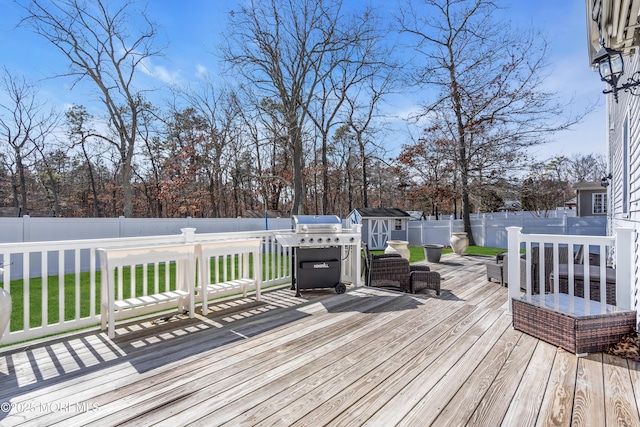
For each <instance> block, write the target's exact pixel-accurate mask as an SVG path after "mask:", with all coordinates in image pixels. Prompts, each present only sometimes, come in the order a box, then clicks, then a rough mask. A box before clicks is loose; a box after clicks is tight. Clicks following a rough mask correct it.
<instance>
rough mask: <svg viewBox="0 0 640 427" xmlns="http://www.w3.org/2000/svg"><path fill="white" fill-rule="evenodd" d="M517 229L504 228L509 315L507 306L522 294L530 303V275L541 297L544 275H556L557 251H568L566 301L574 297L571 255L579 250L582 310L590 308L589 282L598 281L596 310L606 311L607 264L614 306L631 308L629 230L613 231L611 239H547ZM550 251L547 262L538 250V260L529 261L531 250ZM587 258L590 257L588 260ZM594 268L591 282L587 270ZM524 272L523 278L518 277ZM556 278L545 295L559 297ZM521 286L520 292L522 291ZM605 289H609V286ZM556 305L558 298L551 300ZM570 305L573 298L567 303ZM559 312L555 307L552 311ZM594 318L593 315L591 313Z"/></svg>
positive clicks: (553, 278) (557, 267) (630, 246)
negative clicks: (610, 270) (611, 272)
mask: <svg viewBox="0 0 640 427" xmlns="http://www.w3.org/2000/svg"><path fill="white" fill-rule="evenodd" d="M521 230H522V228H521V227H507V232H508V251H509V252H508V253H509V256H508V261H507V262H508V266H507V268H508V277H507V282H508V284H509V311H511V302H512V300H513V298H520V297H521V296H522V293H523V292H524V295H525V297H526V298H529V300H530V299H531V298H530V297H531V295H532V293H533V292H532V288H533V286H532V275H533V274H537V277H538V278H539V279H537V280H538V286H539V289H540V291H541V292H542V293H545V287H546V286H545V283H546V280H547V278H548V276H547V275H546V273H545V272H549V271H553V272H558V271H559V269H560V265H561V264H563V263H562V262H560V255H559V254H560V248H563V249H564V250H567V251H568V261H565V262H566V267H565V268H566V270H567V276H568V278H567V279H565V280H566V281H567V286H568V289H567V290H566V291H567V292H563V293H568V295H569V296H570V297H573V296H575V282H574V280H575V276H576V272H575V270H576V264H575V263H574V262H575V259H574V257H575V255H576V253H578V251H580V250H582V254H583V261H580V262H581V263H582V264H583V267H581V268H582V271H583V275H584V277H583V289H582V292H583V294H584V300H585V308H586V309H587V310H589V307H592V306H593V305H592V304H587V302H588V301H590V299H591V297H592V296H591V295H590V287H591V286H590V285H589V284H590V283H591V282H592V281H593V280H598V277H599V280H600V283H599V285H600V295H599V301H600V304H599V310H600V311H601V312H603V313H604V312H606V310H607V308H606V306H607V299H606V294H607V282H606V273H607V264H610V265H612V266H613V267H615V277H616V280H615V288H616V289H615V291H616V292H615V293H616V295H615V299H616V304H615V305H616V306H617V307H620V308H623V309H631V308H632V307H634V305H635V301H634V292H635V290H634V289H633V287H634V283H635V279H634V276H633V274H634V272H633V269H632V265H633V253H634V251H633V245H632V235H633V232H634V230H633V229H631V228H617V229H616V230H615V235H614V236H573V235H549V234H523V233H521ZM535 247H538V248H545V247H546V248H548V249H551V248H552V251H553V252H552V253H553V256H552V258H551V259H549V257H548V256H547V257H545V256H544V253H545V250H538V252H537V253H538V256H539V258H538V259H537V260H534V259H532V253H533V252H534V251H532V248H535ZM521 249H524V254H525V255H524V257H523V258H521ZM590 255H591V256H590ZM545 262H546V263H549V262H551V264H552V265H551V266H545ZM532 264H535V265H536V268H537V271H536V270H535V269H532ZM590 265H591V266H594V267H595V266H597V269H596V270H595V271H596V272H597V273H596V274H594V273H593V272H592V273H591V274H594V276H595V277H594V278H593V279H592V278H591V277H590V275H591V274H590V268H589V266H590ZM522 272H524V274H525V277H524V278H523V277H521V274H522ZM559 276H560V275H559V274H554V275H553V277H552V280H550V283H549V287H548V288H547V289H546V294H547V295H549V294H551V295H559V294H560V286H559V281H560V277H559ZM521 284H522V285H521ZM523 286H524V289H522V287H523ZM609 286H612V285H611V284H609ZM545 299H546V300H547V301H548V300H550V298H540V299H539V301H540V303H541V304H543V303H544V302H543V301H544V300H545ZM554 300H555V301H556V303H557V301H559V298H554ZM570 300H571V301H573V298H571V299H570ZM554 308H555V309H559V307H554ZM594 314H596V313H594Z"/></svg>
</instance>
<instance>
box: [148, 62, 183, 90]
mask: <svg viewBox="0 0 640 427" xmlns="http://www.w3.org/2000/svg"><path fill="white" fill-rule="evenodd" d="M140 70H141V71H142V72H143V73H145V74H146V75H148V76H149V77H153V78H154V79H158V80H160V81H161V82H163V83H167V84H177V83H178V81H179V80H180V72H179V71H174V72H171V71H169V70H168V69H167V67H165V66H163V65H154V64H153V62H152V61H151V59H150V58H145V59H144V60H143V61H142V67H141V68H140Z"/></svg>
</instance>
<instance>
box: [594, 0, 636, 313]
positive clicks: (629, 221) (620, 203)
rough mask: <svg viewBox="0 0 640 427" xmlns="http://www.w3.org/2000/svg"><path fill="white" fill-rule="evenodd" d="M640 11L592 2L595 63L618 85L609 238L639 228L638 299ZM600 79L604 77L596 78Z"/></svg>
mask: <svg viewBox="0 0 640 427" xmlns="http://www.w3.org/2000/svg"><path fill="white" fill-rule="evenodd" d="M639 11H640V0H586V21H587V37H588V49H589V63H590V64H592V66H593V68H594V70H595V71H596V72H598V71H599V72H600V73H599V74H600V75H604V76H605V77H607V78H608V79H609V82H610V83H613V85H612V84H610V83H609V82H607V83H605V82H603V84H602V86H603V89H604V90H606V91H607V92H608V94H607V95H603V96H606V103H607V104H606V114H607V121H606V123H607V128H608V133H607V138H606V139H607V140H606V147H607V161H608V168H609V173H608V175H607V176H605V177H603V181H602V183H603V184H605V185H606V184H608V185H607V187H606V191H607V203H608V206H607V226H608V234H610V235H611V234H613V232H614V230H615V229H616V228H618V227H629V228H632V229H634V233H633V235H632V241H633V242H635V243H634V244H633V245H632V248H633V249H631V251H632V252H633V253H632V259H633V263H634V264H635V265H634V266H632V268H631V269H630V270H631V277H629V280H630V283H631V284H632V293H635V295H638V276H637V275H636V274H635V273H634V271H636V270H637V269H638V268H637V267H638V259H639V257H640V249H639V247H640V244H639V243H640V242H639V241H638V232H639V231H640V96H637V95H640V86H638V87H629V84H631V85H633V84H634V81H633V80H632V79H630V78H631V77H634V76H635V77H638V76H640V55H639V54H638V46H640V37H639V34H640V33H639V27H638V12H639ZM616 53H619V54H620V56H617V55H616ZM620 58H622V61H621V60H620ZM620 65H623V66H624V72H623V74H620V69H619V66H620ZM636 73H638V74H637V75H636ZM594 78H600V77H599V75H598V74H595V75H594ZM639 83H640V82H639ZM625 85H626V87H625ZM614 87H617V88H619V90H615V89H613V88H614ZM620 249H622V248H620ZM632 303H633V305H634V306H633V307H632V308H635V309H638V297H636V298H635V301H632Z"/></svg>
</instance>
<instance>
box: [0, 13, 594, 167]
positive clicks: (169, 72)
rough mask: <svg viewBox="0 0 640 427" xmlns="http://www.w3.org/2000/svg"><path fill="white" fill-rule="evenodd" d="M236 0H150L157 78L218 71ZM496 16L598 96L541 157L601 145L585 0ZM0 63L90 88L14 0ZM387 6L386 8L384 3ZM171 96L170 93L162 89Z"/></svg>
mask: <svg viewBox="0 0 640 427" xmlns="http://www.w3.org/2000/svg"><path fill="white" fill-rule="evenodd" d="M344 1H345V4H347V3H353V4H355V3H359V2H360V3H362V2H364V1H363V0H344ZM239 3H240V1H236V0H149V2H148V15H149V16H150V17H151V19H152V20H153V21H154V22H155V23H156V24H157V25H158V27H159V30H160V34H161V39H165V40H166V41H167V42H168V48H167V49H166V51H165V57H164V58H158V59H155V60H153V62H152V63H151V64H150V71H151V72H152V74H153V79H154V81H155V86H157V87H163V85H165V84H168V83H177V84H179V85H183V86H185V85H189V84H191V85H196V84H198V82H199V80H200V79H201V78H202V75H203V73H205V72H206V73H208V75H209V77H210V79H212V80H214V81H215V79H216V76H217V74H218V72H219V66H218V59H217V57H216V56H215V50H216V44H217V43H218V40H220V35H221V34H222V32H223V31H224V27H225V25H226V19H227V13H228V11H229V10H230V9H232V8H233V7H234V6H235V5H237V4H239ZM371 3H372V4H373V5H374V6H376V7H379V8H380V9H381V10H382V11H385V9H389V11H388V13H384V14H385V15H390V14H391V13H392V9H393V7H392V6H389V5H391V4H394V5H395V1H394V0H371ZM503 4H505V5H506V6H507V8H506V9H505V10H502V11H501V12H500V15H501V17H503V18H504V20H505V22H506V21H511V22H513V23H514V24H515V25H518V26H525V27H535V28H537V29H539V30H540V31H542V33H543V34H545V35H546V37H547V38H548V40H549V41H550V45H551V52H550V59H549V62H550V63H551V64H552V65H553V68H554V71H553V73H552V74H551V76H550V77H549V78H548V79H547V80H546V85H547V86H548V88H549V89H552V90H554V91H557V92H558V94H559V95H560V97H561V99H562V100H569V99H571V98H573V99H574V102H573V104H572V106H573V108H574V109H575V111H582V110H584V108H585V107H586V106H588V105H592V104H594V103H596V104H597V105H596V107H595V108H594V109H593V112H592V113H590V114H589V115H588V116H587V117H586V118H585V120H584V122H583V123H581V124H579V125H577V126H576V127H575V128H574V129H573V130H569V131H565V132H562V133H558V134H556V135H555V136H553V137H552V138H550V141H551V142H550V143H549V144H546V145H544V146H542V147H540V148H537V149H536V151H535V152H534V154H536V155H537V156H538V157H539V158H549V157H551V156H555V155H572V154H574V153H585V154H587V153H604V149H605V113H604V106H605V96H604V95H602V93H601V92H602V90H603V89H604V84H603V83H602V82H600V79H599V76H598V74H597V73H595V72H593V71H591V69H590V68H589V64H588V57H587V38H586V22H585V10H584V8H585V2H584V0H561V1H559V0H513V1H504V2H503ZM0 5H1V10H2V13H1V14H0V66H3V67H6V68H8V69H9V70H11V71H12V72H15V73H17V74H20V75H23V76H25V77H26V78H27V79H29V80H31V81H36V82H38V84H39V85H40V94H41V95H42V96H43V97H44V98H46V99H47V101H48V102H50V103H51V105H55V106H56V107H59V108H64V107H65V106H68V105H71V104H74V103H75V104H85V103H86V99H87V97H88V96H89V93H88V92H86V91H85V90H84V89H83V88H82V87H75V88H74V89H73V90H70V85H71V81H70V80H68V79H63V78H51V77H52V76H54V75H56V74H60V73H63V72H64V71H65V70H66V69H67V65H66V62H65V59H64V58H63V57H62V56H61V54H59V53H58V52H57V51H56V50H54V49H53V48H52V47H51V46H49V45H48V44H47V42H46V41H44V40H43V39H41V38H39V37H38V36H36V35H35V34H32V33H31V32H30V30H29V29H27V28H17V29H16V28H15V26H16V24H17V23H18V22H19V19H20V15H21V9H20V7H19V6H18V5H16V4H15V3H14V2H13V1H12V0H0ZM385 12H386V11H385ZM167 98H168V95H167ZM386 108H387V109H388V110H389V111H397V112H398V114H402V112H403V111H409V110H411V109H412V108H414V106H413V105H412V100H411V99H410V98H408V97H397V98H395V99H394V101H393V102H392V103H391V104H390V105H388V106H387V107H386ZM398 145H399V143H398Z"/></svg>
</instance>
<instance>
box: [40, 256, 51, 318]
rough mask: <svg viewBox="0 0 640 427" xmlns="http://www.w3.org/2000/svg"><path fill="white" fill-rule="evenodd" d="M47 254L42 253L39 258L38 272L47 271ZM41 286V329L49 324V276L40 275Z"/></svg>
mask: <svg viewBox="0 0 640 427" xmlns="http://www.w3.org/2000/svg"><path fill="white" fill-rule="evenodd" d="M48 254H49V252H47V251H43V252H42V254H41V256H40V271H41V272H45V271H47V263H48V259H49V258H48ZM41 276H42V280H41V286H42V323H41V324H42V327H46V326H47V325H48V324H49V276H48V275H47V274H41Z"/></svg>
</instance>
